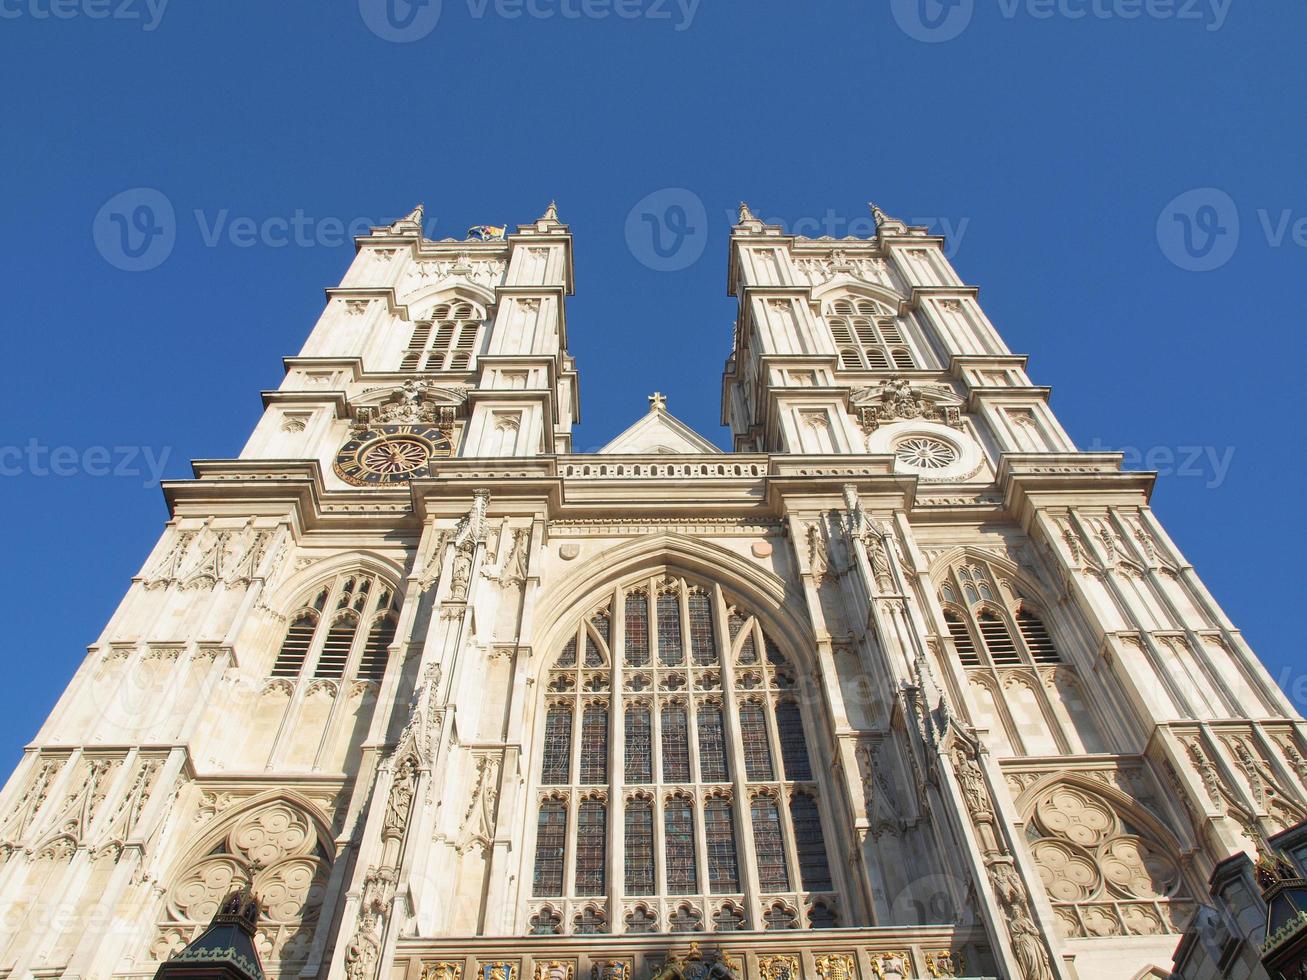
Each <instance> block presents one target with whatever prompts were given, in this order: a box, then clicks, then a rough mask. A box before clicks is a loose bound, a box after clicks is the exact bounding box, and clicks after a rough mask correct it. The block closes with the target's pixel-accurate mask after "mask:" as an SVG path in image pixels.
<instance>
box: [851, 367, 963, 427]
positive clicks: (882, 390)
mask: <svg viewBox="0 0 1307 980" xmlns="http://www.w3.org/2000/svg"><path fill="white" fill-rule="evenodd" d="M962 404H963V403H962V399H960V398H958V397H957V396H956V395H954V394H953V391H952V389H951V388H949V387H948V386H947V385H928V386H918V387H915V388H914V387H913V386H912V385H911V384H909V383H908V382H907V381H906V380H904V379H901V378H899V379H889V380H885V381H882V382H880V383H879V384H878V385H877V386H876V387H875V388H858V389H856V390H855V391H854V392H853V393H852V395H850V396H849V406H850V407H851V408H852V409H853V412H854V414H855V415H857V416H858V420H859V423H860V424H861V425H862V431H863V432H864V433H865V434H867V435H871V433H873V432H875V431H876V430H877V429H878V428H880V427H881V426H882V425H884V424H885V423H887V422H900V421H907V420H919V421H922V422H938V423H940V424H942V425H947V426H949V427H950V428H954V429H961V428H962V427H963V426H962Z"/></svg>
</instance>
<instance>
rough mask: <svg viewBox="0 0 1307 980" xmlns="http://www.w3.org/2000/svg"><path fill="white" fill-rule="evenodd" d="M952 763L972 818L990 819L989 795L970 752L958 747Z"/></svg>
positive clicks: (978, 767)
mask: <svg viewBox="0 0 1307 980" xmlns="http://www.w3.org/2000/svg"><path fill="white" fill-rule="evenodd" d="M953 762H954V766H955V768H956V769H957V774H958V782H959V783H961V784H962V795H963V796H964V797H965V798H966V801H967V809H968V810H970V811H971V816H972V818H973V819H977V820H979V819H982V818H986V817H992V816H993V814H994V811H993V808H992V807H991V806H990V805H989V793H988V792H987V791H986V790H985V774H984V773H983V772H981V771H980V766H979V765H977V763H976V760H975V759H974V758H972V756H971V753H970V752H968V751H967V750H966V749H965V748H963V747H961V746H959V747H958V748H957V749H956V750H955V751H954V753H953ZM1005 867H1006V865H1005Z"/></svg>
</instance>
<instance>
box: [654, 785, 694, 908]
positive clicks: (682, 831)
mask: <svg viewBox="0 0 1307 980" xmlns="http://www.w3.org/2000/svg"><path fill="white" fill-rule="evenodd" d="M663 829H664V834H665V837H666V839H667V893H668V894H669V895H693V894H694V893H695V892H697V891H698V890H699V872H698V867H697V860H696V858H695V855H694V837H695V834H694V803H693V802H692V801H691V800H690V798H689V797H688V796H673V797H671V798H670V799H669V800H668V801H667V805H666V806H665V807H664V808H663Z"/></svg>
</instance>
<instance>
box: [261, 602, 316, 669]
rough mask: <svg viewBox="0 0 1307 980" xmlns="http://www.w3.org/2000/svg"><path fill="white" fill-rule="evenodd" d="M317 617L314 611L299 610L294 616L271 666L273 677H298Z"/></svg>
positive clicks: (311, 641) (306, 655)
mask: <svg viewBox="0 0 1307 980" xmlns="http://www.w3.org/2000/svg"><path fill="white" fill-rule="evenodd" d="M319 618H320V617H319V615H318V613H317V611H316V610H314V609H301V610H300V611H299V612H298V613H296V614H295V618H294V620H292V621H291V624H290V628H289V629H288V630H286V638H285V639H284V640H283V641H282V644H281V651H280V652H279V653H278V654H277V662H276V663H274V664H273V665H272V676H273V677H298V676H299V674H300V671H301V670H303V669H304V661H305V660H306V659H307V658H308V654H309V647H310V646H311V645H312V643H313V634H314V632H316V630H317V628H318V620H319Z"/></svg>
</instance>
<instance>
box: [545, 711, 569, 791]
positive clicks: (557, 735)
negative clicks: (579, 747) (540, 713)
mask: <svg viewBox="0 0 1307 980" xmlns="http://www.w3.org/2000/svg"><path fill="white" fill-rule="evenodd" d="M571 769H572V709H571V707H569V706H567V705H562V704H556V705H554V706H553V707H552V708H550V709H549V714H548V715H547V716H546V717H545V764H544V769H543V771H542V774H541V777H540V781H541V782H542V783H544V784H545V785H547V786H549V785H553V786H556V785H560V784H564V783H568V782H570V781H571V780H570V773H571Z"/></svg>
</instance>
